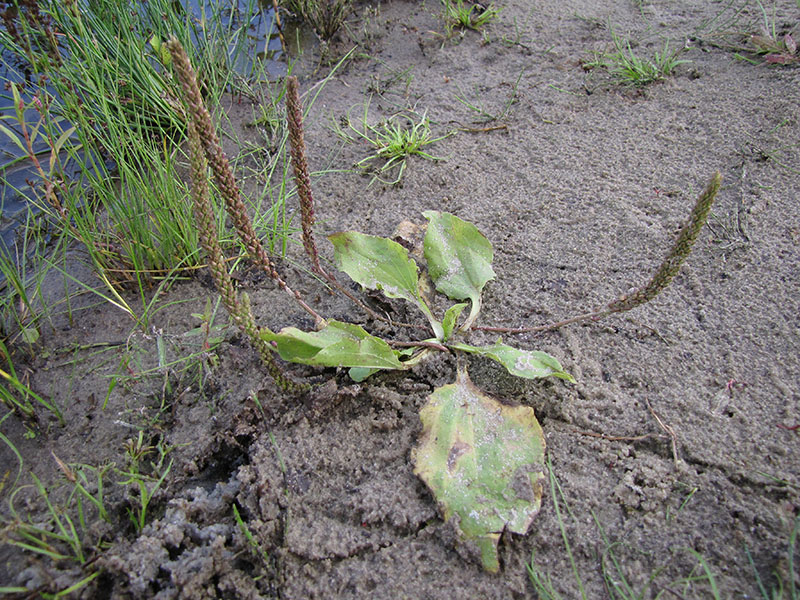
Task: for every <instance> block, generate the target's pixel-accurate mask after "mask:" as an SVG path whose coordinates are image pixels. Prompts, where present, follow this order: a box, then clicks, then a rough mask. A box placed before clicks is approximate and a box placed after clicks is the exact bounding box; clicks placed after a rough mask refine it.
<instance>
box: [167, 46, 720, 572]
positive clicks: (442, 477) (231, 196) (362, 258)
mask: <svg viewBox="0 0 800 600" xmlns="http://www.w3.org/2000/svg"><path fill="white" fill-rule="evenodd" d="M167 49H168V50H169V51H170V53H171V55H172V59H173V60H172V64H173V66H174V68H175V72H176V75H177V79H178V80H179V81H180V82H181V85H182V88H183V91H182V95H183V99H184V102H185V104H186V108H187V110H186V114H187V121H188V122H187V130H188V136H189V147H190V154H191V155H190V160H191V164H192V169H191V177H192V197H193V205H194V212H195V216H196V218H197V221H198V230H199V231H200V232H201V243H202V245H203V247H204V250H205V251H206V253H207V255H208V262H209V267H210V270H211V274H212V277H213V278H214V281H215V284H216V286H217V288H218V290H219V292H220V295H221V298H222V301H223V302H224V304H225V306H226V308H227V310H228V312H229V313H230V314H231V316H232V319H233V321H234V322H235V323H236V324H237V325H238V326H239V328H240V329H241V330H242V331H243V332H244V333H245V334H246V335H247V336H248V338H249V339H250V341H251V342H252V343H253V345H254V346H255V348H256V349H257V350H258V352H259V354H260V356H261V359H262V361H263V362H264V364H265V366H266V367H267V370H268V371H269V373H270V374H271V375H272V376H273V378H274V379H275V381H276V382H277V384H278V385H279V387H281V388H282V389H283V390H285V391H288V392H296V393H304V392H306V391H308V390H309V389H310V388H311V386H310V385H309V384H306V383H299V382H297V381H295V380H293V379H292V378H291V377H289V375H288V374H287V373H285V372H284V370H283V368H282V367H281V366H280V365H279V363H278V361H276V359H275V357H274V353H277V354H278V355H279V356H280V357H281V358H282V359H283V360H284V361H288V362H292V363H300V364H306V365H313V366H317V367H337V368H342V367H344V368H347V369H349V371H348V373H349V376H350V377H351V378H352V379H353V380H354V381H363V380H364V379H366V378H367V377H369V376H370V375H372V374H374V373H375V372H377V371H381V370H406V369H410V368H411V367H413V366H414V365H416V364H418V363H419V362H420V361H422V360H424V358H425V357H426V356H427V355H429V354H430V353H432V352H438V351H443V352H448V353H452V354H454V355H455V356H456V357H457V364H458V367H457V373H456V379H455V381H454V382H453V383H451V384H449V385H445V386H443V387H440V388H438V389H436V390H434V391H433V393H432V394H431V395H430V396H429V397H428V399H427V403H426V404H425V405H424V406H423V408H422V409H421V411H420V418H421V420H422V424H423V431H422V434H421V436H420V439H419V440H418V443H417V446H416V447H415V448H414V449H413V451H412V455H411V458H412V461H413V463H414V466H415V469H414V472H415V473H416V474H417V475H418V476H419V477H420V478H421V479H422V480H423V481H424V482H425V483H426V485H427V486H428V488H429V489H430V490H431V492H432V493H433V495H434V497H435V498H436V501H437V503H438V504H439V507H440V509H441V511H442V513H443V516H444V518H445V520H449V521H452V522H453V523H455V525H456V528H457V530H458V532H459V533H460V536H461V538H462V540H463V541H464V542H465V543H466V544H467V545H469V546H470V547H472V548H473V549H476V550H477V552H478V554H479V556H480V560H481V563H482V565H483V567H484V568H485V569H486V570H488V571H491V572H496V571H498V570H499V568H500V563H499V560H498V556H497V543H498V540H499V538H500V536H501V535H502V533H503V531H506V530H507V531H511V532H514V533H518V534H524V533H526V532H527V530H528V528H529V526H530V524H531V522H532V520H533V518H534V517H535V515H536V513H537V512H538V511H539V508H540V506H541V499H542V491H543V482H544V477H545V476H544V471H545V466H544V453H545V440H544V436H543V433H542V428H541V427H540V425H539V423H538V421H537V420H536V417H535V415H534V411H533V409H532V408H531V407H529V406H507V405H504V404H502V403H501V402H499V401H497V400H495V399H493V398H491V397H489V396H487V395H486V394H484V393H483V392H481V391H480V390H479V389H478V388H477V387H476V386H475V385H474V384H473V383H472V382H471V381H470V378H469V375H468V373H467V369H466V366H465V365H466V361H465V360H464V357H465V356H466V355H469V354H472V355H478V356H483V357H486V358H488V359H490V360H494V361H496V362H498V363H499V364H501V365H502V366H503V367H505V368H506V369H507V370H508V372H509V373H511V374H512V375H515V376H518V377H523V378H526V379H538V378H543V377H556V378H560V379H564V380H566V381H568V382H572V381H574V380H573V378H572V376H571V375H569V374H568V373H567V372H566V371H564V369H563V368H562V366H561V364H559V362H558V360H556V359H555V358H553V357H552V356H550V355H548V354H546V353H544V352H537V351H530V350H521V349H519V348H515V347H513V346H510V345H508V344H505V343H503V342H502V341H501V340H499V339H498V340H497V341H496V342H495V343H494V344H491V345H488V346H476V345H472V344H469V343H467V341H466V340H465V337H466V334H468V333H469V332H470V331H471V330H473V329H475V328H476V326H475V320H476V318H477V317H478V314H479V312H480V310H481V293H482V291H483V288H484V286H485V285H486V284H487V283H488V282H489V281H490V280H492V279H494V277H495V273H494V271H493V269H492V259H493V254H494V253H493V249H492V245H491V243H490V242H489V240H488V239H486V237H485V236H484V235H483V234H482V233H481V232H480V231H479V230H478V229H477V227H475V225H473V224H471V223H469V222H467V221H464V220H462V219H460V218H458V217H457V216H455V215H452V214H449V213H445V212H439V211H427V212H425V213H423V215H424V216H425V218H426V219H427V221H428V223H427V227H426V232H425V236H424V240H423V256H424V259H425V262H426V264H427V274H428V276H429V277H430V280H431V281H432V282H433V284H434V287H435V290H436V291H437V292H439V293H440V294H443V295H445V296H446V297H448V298H449V299H451V300H453V301H455V303H454V304H452V305H451V306H450V307H449V308H448V309H447V310H446V311H445V313H444V316H443V318H442V319H441V320H440V319H438V318H436V316H435V315H434V312H433V310H432V309H431V307H430V304H429V302H428V301H427V300H426V294H425V293H423V289H424V287H425V286H423V285H422V283H421V280H420V274H419V266H418V265H417V263H416V261H415V260H414V259H413V258H411V257H410V256H409V252H408V250H407V249H406V248H405V247H404V246H402V245H401V244H399V243H397V242H395V241H393V240H390V239H387V238H382V237H377V236H372V235H366V234H363V233H358V232H355V231H346V232H341V233H336V234H334V235H331V236H329V238H328V239H329V241H330V242H331V243H332V244H333V251H334V263H335V265H336V267H337V268H338V269H340V270H341V271H343V272H344V273H346V274H347V275H348V276H349V277H350V278H351V279H352V280H353V281H355V282H356V283H358V284H359V285H360V286H361V287H362V288H366V289H369V290H375V291H379V292H381V293H382V294H383V295H385V296H386V297H387V298H395V299H403V300H405V301H407V302H410V303H411V304H412V305H414V306H416V307H417V309H418V310H419V311H420V312H421V313H422V315H424V316H425V318H426V319H427V326H423V327H421V329H422V330H424V331H428V332H429V333H430V334H432V335H429V336H427V337H426V336H422V337H423V339H420V340H418V341H416V342H410V343H403V344H402V345H398V344H396V343H390V342H389V341H387V340H385V339H383V338H381V337H378V336H375V335H372V334H371V333H369V332H368V331H367V330H366V329H364V328H363V327H361V326H360V325H357V324H355V323H348V322H343V321H337V320H333V319H325V318H323V317H322V316H321V315H319V314H318V313H317V312H316V311H315V310H314V309H313V308H311V307H310V306H309V305H308V304H306V303H305V302H304V301H303V299H302V298H301V297H300V295H299V294H298V293H296V292H294V291H292V290H291V289H290V288H289V287H288V286H287V285H286V283H285V282H284V281H283V279H282V278H281V277H280V275H279V274H278V272H277V270H276V268H275V266H274V264H273V263H272V262H271V260H270V258H269V257H268V256H267V254H266V252H265V251H264V249H263V248H262V247H261V243H260V241H259V240H258V238H257V237H256V236H255V234H254V232H253V229H252V226H251V224H250V220H249V217H248V216H247V214H246V213H245V210H244V204H243V203H242V202H241V200H240V199H239V191H238V188H237V186H236V183H235V181H234V179H233V175H232V172H231V169H230V166H229V165H228V162H227V159H226V158H225V156H224V154H223V153H222V151H221V148H220V146H219V140H218V138H217V136H216V133H215V131H214V127H213V125H212V123H211V119H210V116H209V114H208V111H207V110H206V109H205V106H204V105H203V101H202V98H201V96H200V93H199V90H198V88H197V82H196V78H195V74H194V71H193V69H192V67H191V65H190V64H189V61H188V59H187V57H186V54H185V52H184V51H183V48H182V47H181V45H180V43H179V42H178V41H177V40H175V39H172V40H170V41H169V42H168V43H167ZM287 120H288V123H289V128H290V142H291V160H292V165H293V168H294V174H295V182H296V185H297V189H298V196H299V198H300V203H301V215H302V221H303V223H302V224H303V228H302V230H303V245H304V248H305V250H306V252H307V254H308V256H309V258H310V260H311V263H312V270H313V271H314V272H315V273H317V274H318V275H320V276H321V277H322V278H323V280H325V281H327V282H328V283H329V284H330V285H331V287H332V288H334V289H337V290H339V291H340V292H342V293H344V294H346V295H348V296H349V297H351V298H352V299H353V300H354V301H355V302H356V303H357V304H358V305H359V306H361V307H362V308H364V309H365V310H367V311H368V312H370V314H371V315H372V316H373V317H374V318H377V319H385V317H382V316H381V315H378V314H376V313H374V312H372V311H370V309H368V308H367V307H366V306H365V305H364V304H363V303H361V302H360V301H359V300H358V299H356V298H355V297H353V296H352V294H351V293H350V291H349V290H348V289H347V287H345V286H343V285H341V284H340V283H339V281H338V280H337V278H336V276H335V275H332V274H329V273H328V272H326V270H325V269H324V268H323V267H322V265H321V264H320V261H319V255H318V252H317V248H316V243H315V240H314V233H313V225H314V210H313V198H312V194H311V186H310V180H309V178H308V166H307V161H306V157H305V143H304V141H303V130H302V110H301V106H300V98H299V93H298V84H297V80H296V78H293V77H290V78H289V79H288V81H287ZM209 168H210V169H211V171H212V173H213V176H214V177H215V180H216V182H217V188H218V189H219V190H220V193H221V194H222V195H223V197H224V200H225V204H226V208H227V209H228V212H229V213H230V215H231V220H232V222H233V223H234V226H235V228H236V230H237V232H238V234H239V235H240V237H242V239H243V241H244V245H245V247H246V248H247V249H248V252H249V253H250V257H251V259H252V260H253V261H254V263H255V264H256V265H258V266H260V267H261V268H262V269H263V270H264V271H265V272H266V273H267V274H268V275H269V276H270V277H272V278H273V280H274V281H275V282H276V283H277V285H278V286H279V287H280V288H281V289H283V290H284V291H286V292H288V293H289V294H290V295H291V296H292V297H293V298H294V299H295V300H296V301H297V302H299V303H300V305H301V306H302V307H303V308H304V309H305V310H306V311H308V312H309V314H311V315H312V316H313V317H314V318H315V322H316V328H315V330H313V331H302V330H300V329H298V328H295V327H286V328H284V329H282V330H280V331H278V332H275V331H272V330H271V329H269V328H268V327H263V326H262V327H257V326H256V325H255V320H254V317H253V315H252V312H251V311H250V307H249V302H248V300H247V297H246V296H244V295H239V294H238V292H237V290H236V289H235V288H234V286H233V282H232V280H231V277H230V275H229V273H228V271H227V267H226V266H225V261H224V259H223V256H222V250H221V248H220V245H219V241H218V240H219V237H218V233H217V231H216V228H215V224H214V221H213V219H212V218H211V215H212V214H213V212H212V210H211V204H210V203H211V200H210V192H209V189H210V188H209V183H208V171H209ZM719 186H720V177H719V174H716V175H714V177H713V178H712V180H711V183H710V184H709V185H708V187H707V188H706V190H705V191H704V192H703V193H702V194H701V195H700V197H699V199H698V201H697V204H696V205H695V208H694V211H693V212H692V216H691V218H690V219H689V221H688V222H687V224H686V225H685V226H684V228H683V229H682V230H681V233H680V234H679V236H678V240H677V241H676V243H675V245H674V246H673V248H672V250H671V251H670V253H669V254H668V256H667V258H666V259H665V260H664V261H663V263H662V265H661V267H660V268H659V269H658V270H657V271H656V273H655V275H653V277H652V278H651V279H650V280H649V282H648V283H647V284H645V285H643V286H641V287H639V288H638V289H635V290H634V291H633V292H632V293H631V294H629V295H628V296H624V297H622V298H620V299H617V300H615V301H614V302H612V303H610V304H608V305H607V306H605V307H602V308H600V309H597V310H596V311H593V312H590V313H586V314H584V315H580V316H578V317H574V318H572V319H567V320H565V321H560V322H558V323H554V324H552V325H550V326H546V327H528V328H525V327H523V328H516V329H511V328H499V327H482V328H481V329H484V330H488V331H497V332H507V333H519V332H523V331H541V330H544V329H554V328H556V327H561V326H563V325H566V324H568V323H573V322H576V321H579V320H587V319H592V320H596V319H599V318H602V317H606V316H608V315H611V314H614V313H617V312H622V311H626V310H630V309H632V308H634V307H636V306H639V305H641V304H644V303H645V302H647V301H649V300H651V299H652V298H653V297H654V296H655V295H656V294H658V293H659V292H660V291H661V290H662V289H663V288H664V287H666V286H667V285H668V284H669V282H670V281H671V280H672V278H673V277H674V276H675V274H676V273H677V270H678V268H679V267H680V264H681V263H682V262H683V260H684V259H685V258H686V256H688V254H689V252H690V250H691V247H692V244H693V243H694V241H695V240H696V238H697V235H698V233H699V231H700V229H701V228H702V226H703V224H704V223H705V220H706V218H707V216H708V211H709V210H710V207H711V203H712V202H713V200H714V197H715V195H716V193H717V191H718V189H719ZM467 307H469V312H467V313H466V315H465V313H464V311H465V310H466V309H467Z"/></svg>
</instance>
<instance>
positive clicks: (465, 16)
mask: <svg viewBox="0 0 800 600" xmlns="http://www.w3.org/2000/svg"><path fill="white" fill-rule="evenodd" d="M442 4H443V5H444V21H445V26H446V27H447V34H448V36H449V35H450V34H451V33H452V31H453V29H474V30H475V31H478V30H480V29H481V28H483V26H484V25H487V24H489V23H491V22H492V21H494V20H495V19H496V18H497V15H498V14H499V13H500V9H499V8H496V7H495V5H494V3H493V2H492V3H491V4H489V5H484V4H483V3H481V2H471V1H470V0H442Z"/></svg>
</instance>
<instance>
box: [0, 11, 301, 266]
mask: <svg viewBox="0 0 800 600" xmlns="http://www.w3.org/2000/svg"><path fill="white" fill-rule="evenodd" d="M267 4H268V6H267V5H261V4H259V5H258V7H257V10H256V11H254V14H252V15H251V16H250V17H249V20H248V23H247V28H246V31H247V37H248V42H249V43H250V44H251V45H252V46H251V50H250V51H245V52H242V53H240V54H239V56H238V63H237V64H235V65H234V69H235V70H236V71H237V72H239V73H250V72H251V71H252V68H253V61H254V60H257V61H266V64H263V65H259V66H262V67H264V71H265V75H267V76H268V77H270V78H276V77H280V76H283V75H285V74H286V65H285V61H284V60H282V59H283V57H282V55H281V43H280V39H279V38H278V35H277V29H276V28H275V24H274V12H273V10H272V4H271V2H269V1H267ZM181 6H182V7H183V10H186V11H190V12H191V14H192V15H194V17H195V18H197V19H200V18H203V17H205V18H206V19H207V20H209V19H211V16H212V8H211V7H210V6H208V5H207V4H204V3H203V2H202V1H201V0H191V1H188V2H187V1H185V0H184V1H183V2H181ZM220 6H224V7H225V10H223V11H222V13H221V14H222V15H223V20H222V22H223V25H225V26H227V25H229V24H233V25H234V26H238V25H242V23H239V22H238V20H240V19H242V18H247V17H246V16H245V15H246V13H247V9H248V0H231V2H230V3H220ZM203 13H205V15H203ZM1 26H2V23H1V22H0V27H1ZM13 64H14V61H13V59H12V57H10V56H8V55H7V53H6V52H5V50H4V49H0V81H2V83H3V85H2V87H0V115H3V116H9V117H10V118H3V119H2V120H0V123H2V125H3V126H4V127H6V128H8V129H10V130H11V131H12V132H14V134H16V135H17V136H18V138H19V139H20V141H22V139H23V138H22V132H21V128H20V126H19V124H18V123H17V120H16V116H15V115H16V113H15V110H14V103H13V99H12V94H11V91H10V89H9V86H8V85H7V84H9V83H11V82H14V83H17V84H19V83H23V76H22V75H21V74H20V73H19V72H18V71H17V70H16V69H15V68H14V67H13V66H12V65H13ZM23 100H24V101H25V102H26V106H27V104H28V103H29V102H30V95H28V96H27V97H26V96H24V95H23ZM38 117H39V115H38V113H37V112H36V111H35V110H34V109H28V110H26V112H25V121H26V123H27V124H28V128H29V129H30V127H31V126H33V125H35V123H36V122H37V121H38ZM67 128H68V127H65V129H67ZM47 150H48V145H47V143H46V142H45V141H43V140H37V141H36V142H35V143H34V145H33V151H34V153H38V152H44V154H42V155H40V156H39V160H40V161H42V164H43V166H45V171H46V170H47V167H46V164H47V161H48V160H49V153H47ZM26 156H27V153H25V152H23V151H22V150H21V149H20V148H19V147H18V146H17V145H16V144H15V143H14V142H13V141H12V140H11V139H9V137H8V136H7V135H6V134H5V133H4V132H2V131H0V251H2V248H3V247H5V248H10V247H12V245H13V242H14V238H15V234H16V231H17V229H18V228H19V226H20V225H24V223H25V219H26V216H27V210H28V207H29V206H30V204H31V202H30V199H31V198H32V197H33V196H34V191H33V190H32V189H31V185H30V184H31V183H32V184H33V185H34V186H35V185H38V184H40V183H41V178H40V177H39V175H38V173H37V171H36V169H35V168H34V165H33V163H32V161H31V160H30V159H28V158H26ZM79 170H80V165H77V164H67V165H66V166H65V171H66V172H65V176H66V177H67V178H70V177H73V176H75V174H76V173H78V171H79ZM39 191H40V192H41V189H39Z"/></svg>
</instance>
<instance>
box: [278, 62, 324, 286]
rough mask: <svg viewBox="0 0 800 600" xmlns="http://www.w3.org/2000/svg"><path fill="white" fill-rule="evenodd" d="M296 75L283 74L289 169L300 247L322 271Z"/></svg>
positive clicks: (319, 272)
mask: <svg viewBox="0 0 800 600" xmlns="http://www.w3.org/2000/svg"><path fill="white" fill-rule="evenodd" d="M298 88H299V84H298V82H297V77H295V76H294V75H292V76H290V77H287V78H286V121H287V123H288V125H289V146H290V149H291V157H292V170H293V171H294V181H295V186H296V187H297V196H298V198H299V199H300V215H301V219H300V220H301V224H302V227H303V247H304V248H305V250H306V254H308V258H309V259H310V260H311V267H312V269H313V271H314V272H315V273H317V274H319V275H323V276H324V275H325V272H324V271H323V270H322V267H321V266H320V264H319V253H318V252H317V244H316V242H315V241H314V196H313V194H312V193H311V177H310V176H309V174H308V160H307V159H306V142H305V139H304V136H303V105H302V104H301V103H300V92H299V90H298Z"/></svg>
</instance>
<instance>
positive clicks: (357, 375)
mask: <svg viewBox="0 0 800 600" xmlns="http://www.w3.org/2000/svg"><path fill="white" fill-rule="evenodd" d="M378 371H380V369H371V368H369V367H350V370H349V371H348V372H347V374H348V375H349V376H350V379H352V380H353V381H355V382H356V383H361V382H362V381H364V380H365V379H366V378H367V377H369V376H370V375H374V374H375V373H377V372H378Z"/></svg>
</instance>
